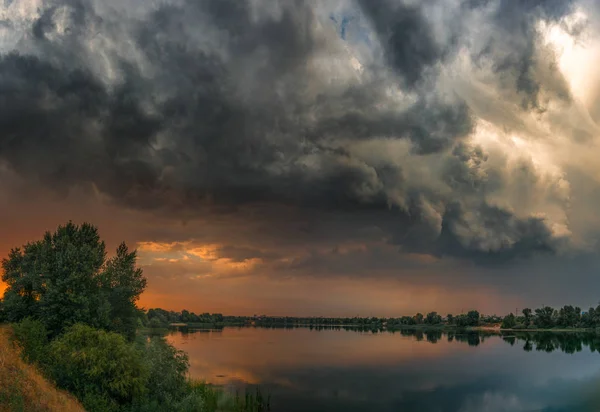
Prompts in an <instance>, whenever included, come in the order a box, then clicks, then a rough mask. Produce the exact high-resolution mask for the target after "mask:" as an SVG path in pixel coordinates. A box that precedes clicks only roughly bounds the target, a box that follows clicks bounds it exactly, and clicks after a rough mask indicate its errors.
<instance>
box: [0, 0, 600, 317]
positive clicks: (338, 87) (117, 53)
mask: <svg viewBox="0 0 600 412" xmlns="http://www.w3.org/2000/svg"><path fill="white" fill-rule="evenodd" d="M599 43H600V6H598V4H597V2H595V1H593V0H572V1H564V0H532V1H527V2H525V1H523V2H516V1H512V0H444V1H442V0H425V1H416V0H321V1H300V0H299V1H284V0H281V1H276V0H155V1H142V0H85V1H83V0H44V1H42V0H4V2H3V4H2V5H0V230H1V232H0V233H1V235H0V256H6V255H7V253H8V252H9V250H10V249H11V248H12V247H17V246H20V245H22V244H23V243H25V242H27V241H30V240H34V239H38V238H40V237H41V236H42V234H43V233H44V231H46V230H53V229H55V228H56V227H57V226H58V225H59V224H62V223H65V222H66V221H68V220H72V221H74V222H75V223H82V222H91V223H93V224H95V225H97V226H98V228H99V230H100V234H101V236H102V237H103V238H104V239H106V241H107V245H108V247H110V248H112V249H114V248H115V247H116V246H117V245H118V243H120V242H121V241H123V240H124V241H126V242H127V243H128V245H130V246H131V247H135V248H137V250H138V255H139V261H138V263H139V265H140V266H141V267H142V268H143V269H144V273H145V275H146V276H147V278H148V288H147V291H146V292H145V293H144V295H143V296H142V299H141V301H140V305H142V306H144V307H146V308H149V307H157V306H158V307H163V308H167V309H172V310H181V309H184V308H187V309H188V310H192V311H195V312H222V313H227V314H250V315H251V314H262V313H265V314H272V315H308V316H316V315H332V316H354V315H363V316H395V315H405V314H413V313H415V312H416V311H429V310H437V311H439V312H442V313H447V312H453V313H459V312H461V311H466V310H469V309H473V308H477V309H479V310H481V311H483V312H486V313H494V312H495V313H506V312H509V311H514V310H515V309H518V308H523V307H526V306H529V307H536V306H540V305H555V306H558V305H562V304H575V305H579V306H581V307H584V308H585V307H589V306H590V305H594V306H595V305H597V304H598V302H599V301H600V292H598V291H600V276H598V274H599V273H600V257H599V254H598V251H599V247H600V246H599V244H598V240H599V238H600V237H599V235H600V218H599V217H598V213H597V205H598V202H599V201H600V163H598V161H597V158H598V155H599V154H600V145H599V138H600V71H598V70H597V67H598V63H599V61H600V47H599V46H600V44H599ZM2 287H3V286H2V285H0V292H1V290H2Z"/></svg>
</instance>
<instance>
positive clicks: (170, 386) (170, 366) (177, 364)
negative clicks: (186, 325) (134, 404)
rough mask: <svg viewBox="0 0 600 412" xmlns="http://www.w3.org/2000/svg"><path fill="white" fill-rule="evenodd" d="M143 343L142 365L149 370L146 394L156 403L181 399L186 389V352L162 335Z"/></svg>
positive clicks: (160, 403)
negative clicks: (168, 341)
mask: <svg viewBox="0 0 600 412" xmlns="http://www.w3.org/2000/svg"><path fill="white" fill-rule="evenodd" d="M143 345H144V346H143V347H142V348H141V349H142V351H143V354H144V365H145V367H146V369H147V371H148V372H149V378H148V381H147V382H146V389H147V393H148V396H149V397H150V398H152V400H154V401H156V403H157V404H158V405H168V404H171V403H173V401H176V400H180V399H182V398H183V397H184V396H185V395H186V389H187V387H186V385H187V377H186V374H187V372H188V368H189V360H188V356H187V354H186V353H185V352H183V351H180V350H177V349H175V348H174V347H173V346H171V345H169V344H168V343H167V342H166V341H165V340H164V338H162V337H154V338H151V339H150V340H149V341H146V342H144V344H143Z"/></svg>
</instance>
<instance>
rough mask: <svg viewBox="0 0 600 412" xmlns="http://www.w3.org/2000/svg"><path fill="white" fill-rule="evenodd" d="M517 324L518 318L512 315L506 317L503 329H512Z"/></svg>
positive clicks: (503, 321)
mask: <svg viewBox="0 0 600 412" xmlns="http://www.w3.org/2000/svg"><path fill="white" fill-rule="evenodd" d="M516 324H517V318H516V317H515V315H513V314H512V313H510V314H508V315H506V316H505V317H504V319H503V320H502V326H501V327H502V329H512V328H514V327H515V325H516Z"/></svg>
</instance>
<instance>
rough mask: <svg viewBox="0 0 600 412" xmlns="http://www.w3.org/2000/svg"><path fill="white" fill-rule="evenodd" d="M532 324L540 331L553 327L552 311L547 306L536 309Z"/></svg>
mask: <svg viewBox="0 0 600 412" xmlns="http://www.w3.org/2000/svg"><path fill="white" fill-rule="evenodd" d="M534 323H535V326H537V327H538V328H540V329H544V328H552V327H554V309H553V308H551V307H549V306H546V307H543V308H539V309H536V310H535V320H534Z"/></svg>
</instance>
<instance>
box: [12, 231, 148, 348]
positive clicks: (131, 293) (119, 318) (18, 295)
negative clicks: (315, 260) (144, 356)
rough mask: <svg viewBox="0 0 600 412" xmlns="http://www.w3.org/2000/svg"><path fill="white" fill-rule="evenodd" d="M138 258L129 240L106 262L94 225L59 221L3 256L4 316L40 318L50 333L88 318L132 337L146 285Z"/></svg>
mask: <svg viewBox="0 0 600 412" xmlns="http://www.w3.org/2000/svg"><path fill="white" fill-rule="evenodd" d="M135 263H136V253H135V252H131V253H130V252H129V251H128V249H127V246H125V244H122V245H121V246H119V248H118V249H117V253H116V256H115V257H114V258H111V259H109V260H108V261H107V259H106V248H105V244H104V242H103V241H101V239H100V236H99V235H98V229H97V228H96V227H95V226H92V225H91V224H88V223H84V224H82V225H81V226H77V225H75V224H73V223H72V222H69V223H67V224H66V225H64V226H59V227H58V229H57V230H56V231H55V232H54V233H50V232H46V233H45V234H44V236H43V238H42V239H41V240H38V241H35V242H31V243H28V244H26V245H25V246H23V248H22V249H21V248H16V249H13V250H11V252H10V253H9V255H8V257H7V258H5V259H3V260H2V269H3V270H4V274H3V275H2V280H3V281H4V282H5V283H6V284H7V285H8V287H7V289H6V291H5V295H4V300H3V304H2V306H3V308H4V313H5V316H6V318H7V320H8V321H9V322H18V321H20V320H22V319H25V318H26V317H31V318H32V319H37V320H40V321H41V322H42V323H43V324H44V326H45V327H46V328H47V329H48V331H49V332H50V334H51V336H56V335H57V334H59V333H60V332H61V331H63V330H64V329H65V328H67V327H69V326H71V325H74V324H77V323H83V324H87V325H90V326H93V327H96V328H101V329H106V330H115V331H117V332H120V333H124V334H125V335H127V336H129V337H131V336H132V331H135V326H136V323H137V321H136V317H137V312H136V308H135V302H136V300H137V299H138V297H139V295H140V294H141V293H142V291H143V290H144V288H145V286H146V280H145V279H144V277H143V275H142V271H141V270H140V269H136V268H135Z"/></svg>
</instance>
